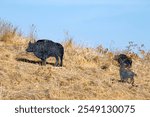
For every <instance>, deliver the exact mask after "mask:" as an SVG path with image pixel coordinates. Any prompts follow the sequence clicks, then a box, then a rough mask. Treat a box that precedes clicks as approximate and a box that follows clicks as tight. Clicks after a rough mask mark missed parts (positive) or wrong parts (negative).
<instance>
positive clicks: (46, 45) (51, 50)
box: [26, 39, 64, 66]
mask: <svg viewBox="0 0 150 117" xmlns="http://www.w3.org/2000/svg"><path fill="white" fill-rule="evenodd" d="M26 51H27V52H33V53H34V55H35V56H36V57H38V58H40V59H41V60H42V65H46V59H47V58H49V57H55V58H56V63H55V66H62V65H63V55H64V48H63V46H62V45H61V44H60V43H55V42H53V41H51V40H45V39H42V40H38V41H37V42H35V43H31V42H29V44H28V48H27V49H26ZM59 59H60V62H59Z"/></svg>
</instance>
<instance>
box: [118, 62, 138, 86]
mask: <svg viewBox="0 0 150 117" xmlns="http://www.w3.org/2000/svg"><path fill="white" fill-rule="evenodd" d="M119 72H120V78H121V82H128V79H130V83H131V84H132V86H133V85H134V76H137V75H136V74H135V73H134V72H133V71H131V70H130V69H127V68H125V66H124V64H121V66H120V70H119Z"/></svg>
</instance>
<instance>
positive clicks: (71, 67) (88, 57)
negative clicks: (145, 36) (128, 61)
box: [0, 23, 150, 100]
mask: <svg viewBox="0 0 150 117" xmlns="http://www.w3.org/2000/svg"><path fill="white" fill-rule="evenodd" d="M3 24H4V23H3ZM6 29H7V30H6ZM29 40H30V39H28V38H25V37H23V36H22V35H21V33H19V32H18V30H17V28H15V27H13V26H12V25H9V24H7V23H6V24H5V25H4V26H2V23H1V25H0V99H3V100H6V99H34V100H35V99H46V100H53V99H58V100H60V99H106V100H107V99H150V55H149V53H145V52H144V51H142V52H143V53H142V54H143V58H140V57H138V56H135V55H134V54H131V53H130V54H129V56H131V57H132V59H133V67H132V70H133V71H134V72H135V73H136V74H137V75H138V76H137V77H136V78H135V83H136V86H135V87H132V86H131V84H128V83H120V82H118V80H119V79H120V77H119V67H118V65H117V63H116V62H115V61H114V60H113V57H114V53H115V52H114V53H112V52H107V51H105V49H103V48H102V47H99V48H97V49H93V48H85V47H82V46H79V45H76V44H74V43H73V42H72V40H71V39H68V40H67V41H64V42H63V45H64V48H65V55H64V61H63V63H64V66H63V67H54V66H53V63H54V62H55V59H54V58H49V59H48V60H47V62H48V63H47V65H46V66H41V65H40V60H39V59H38V58H36V57H35V56H34V55H33V54H32V53H26V52H25V49H26V47H27V44H28V42H29Z"/></svg>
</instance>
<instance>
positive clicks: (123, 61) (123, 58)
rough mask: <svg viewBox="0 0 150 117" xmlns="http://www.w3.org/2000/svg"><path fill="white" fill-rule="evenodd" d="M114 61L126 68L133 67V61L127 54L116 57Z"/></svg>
mask: <svg viewBox="0 0 150 117" xmlns="http://www.w3.org/2000/svg"><path fill="white" fill-rule="evenodd" d="M114 60H116V61H117V62H118V63H119V65H121V64H124V66H125V67H128V68H130V67H131V66H132V59H131V58H129V57H128V56H127V55H125V54H120V55H115V57H114Z"/></svg>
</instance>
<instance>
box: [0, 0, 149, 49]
mask: <svg viewBox="0 0 150 117" xmlns="http://www.w3.org/2000/svg"><path fill="white" fill-rule="evenodd" d="M0 17H1V18H2V19H4V20H7V21H10V22H12V23H13V24H14V25H16V26H19V27H20V28H21V29H22V31H23V32H24V33H25V34H27V33H29V30H30V26H31V25H32V24H34V25H35V26H36V28H37V36H38V38H48V39H52V40H54V41H57V42H61V41H63V40H64V39H65V33H64V32H67V31H68V32H69V34H70V35H71V36H72V37H73V38H74V41H75V42H77V43H80V44H83V45H87V46H91V47H95V46H97V45H100V44H102V45H104V47H108V48H125V47H126V46H127V45H128V42H129V41H133V42H135V43H137V44H144V45H145V46H146V48H147V49H150V0H0Z"/></svg>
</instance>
